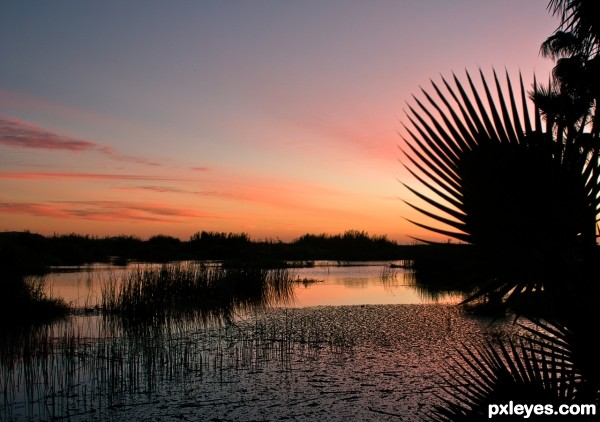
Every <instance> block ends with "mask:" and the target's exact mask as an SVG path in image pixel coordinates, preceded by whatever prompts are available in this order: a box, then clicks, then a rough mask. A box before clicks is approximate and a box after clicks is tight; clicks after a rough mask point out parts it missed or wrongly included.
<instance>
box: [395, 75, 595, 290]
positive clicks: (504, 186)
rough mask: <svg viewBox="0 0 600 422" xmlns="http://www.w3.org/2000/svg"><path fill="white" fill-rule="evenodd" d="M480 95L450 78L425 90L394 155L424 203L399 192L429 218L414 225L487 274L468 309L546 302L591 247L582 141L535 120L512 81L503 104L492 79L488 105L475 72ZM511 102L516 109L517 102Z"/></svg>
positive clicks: (590, 192) (587, 165) (591, 186)
mask: <svg viewBox="0 0 600 422" xmlns="http://www.w3.org/2000/svg"><path fill="white" fill-rule="evenodd" d="M480 76H481V84H482V87H483V94H482V95H480V94H479V92H478V90H477V88H476V85H475V82H474V81H473V79H472V78H471V76H470V75H469V73H467V74H466V77H467V86H468V89H467V88H465V87H464V86H463V84H462V83H461V82H460V81H459V79H458V78H457V77H456V76H454V78H453V79H454V86H452V85H451V84H450V83H448V82H447V81H446V80H445V79H443V85H444V87H445V91H443V90H442V89H441V88H439V87H438V85H437V84H435V83H433V82H432V86H433V89H434V91H435V94H436V97H437V99H436V98H434V96H432V95H430V94H429V93H427V92H426V91H425V90H423V91H422V92H423V95H424V97H425V99H424V100H419V99H416V98H415V101H416V104H417V106H416V107H412V106H410V107H409V112H408V120H409V121H410V123H411V125H412V127H405V128H406V132H407V133H408V136H407V137H405V138H404V146H403V147H402V150H403V151H404V153H405V156H406V158H407V160H406V162H405V166H406V167H407V169H408V171H409V172H410V173H411V174H412V175H413V176H414V177H415V178H416V179H417V180H418V181H419V182H420V183H421V184H422V185H423V186H424V187H425V189H426V191H425V192H427V193H424V191H422V190H417V189H416V188H414V187H411V186H408V185H405V186H406V187H407V188H408V190H409V191H410V192H412V193H413V194H414V195H415V196H416V197H417V198H419V199H420V200H421V201H422V203H423V205H417V204H416V203H414V201H409V202H408V204H409V205H410V206H411V207H413V208H414V209H416V210H417V211H419V212H420V213H421V214H422V215H424V216H426V217H428V218H429V220H430V222H427V223H425V222H417V221H412V222H413V223H414V224H416V225H418V226H420V227H423V228H426V229H428V230H431V231H433V232H436V233H440V234H443V235H445V236H450V237H453V238H455V239H457V240H459V241H462V242H466V243H470V244H472V245H474V246H475V247H476V248H477V251H478V254H479V256H482V257H483V259H485V260H486V263H485V266H484V267H485V268H487V269H489V270H490V272H489V274H486V278H485V279H480V280H479V282H480V286H479V288H478V289H477V290H476V292H475V294H474V295H473V296H472V297H471V299H473V298H476V297H479V296H482V295H484V294H490V293H496V294H498V295H499V296H500V297H504V296H507V297H508V299H511V300H515V299H517V298H518V296H520V295H522V294H530V293H533V292H538V293H539V292H542V291H545V292H546V293H551V292H554V293H556V294H557V295H558V296H560V297H561V298H562V296H563V295H564V294H565V291H564V288H565V287H569V286H568V285H566V284H565V280H566V279H571V278H572V275H573V272H574V271H575V272H580V273H581V274H585V273H586V272H587V271H588V267H587V266H588V262H587V260H582V257H584V256H586V254H588V253H589V251H590V250H591V248H592V247H593V246H594V245H595V242H596V237H595V226H596V216H597V211H598V198H597V196H596V195H595V194H594V191H595V189H596V185H597V183H596V180H595V178H594V177H592V173H593V171H594V168H595V166H594V162H593V161H592V160H590V157H589V153H588V152H587V150H585V149H582V148H580V144H581V142H583V141H582V139H584V140H585V139H586V137H585V134H584V133H583V132H582V128H580V130H564V129H563V126H562V122H560V121H557V120H555V119H542V111H541V110H540V109H539V108H538V107H537V105H536V104H533V107H532V108H533V110H532V112H533V116H532V115H530V108H531V106H532V105H531V104H530V103H529V99H528V98H527V94H526V91H525V89H524V87H523V82H522V79H521V80H520V90H519V93H518V95H515V93H514V91H513V89H512V83H511V80H510V78H509V76H508V74H507V75H506V86H507V90H506V94H505V93H504V92H505V91H504V90H503V88H502V86H501V84H500V81H499V79H498V77H497V75H496V73H495V72H494V77H493V79H494V86H495V91H496V92H495V93H496V99H495V98H494V95H493V94H492V90H491V89H490V87H489V84H488V83H487V81H486V78H485V77H484V75H483V73H482V72H481V71H480ZM517 99H518V100H517Z"/></svg>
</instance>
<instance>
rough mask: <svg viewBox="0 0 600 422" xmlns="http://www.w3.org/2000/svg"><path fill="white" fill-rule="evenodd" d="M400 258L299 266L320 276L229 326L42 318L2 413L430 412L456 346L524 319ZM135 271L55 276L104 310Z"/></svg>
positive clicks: (57, 284) (8, 386)
mask: <svg viewBox="0 0 600 422" xmlns="http://www.w3.org/2000/svg"><path fill="white" fill-rule="evenodd" d="M390 264H391V263H390V262H387V261H386V262H362V263H353V265H338V263H337V262H327V261H321V262H315V265H314V266H313V267H309V268H297V269H293V270H292V271H293V274H294V275H295V276H297V277H298V278H300V279H314V280H318V281H317V282H313V283H307V284H303V283H297V284H296V285H295V287H294V297H293V300H291V301H289V302H286V303H280V304H278V305H276V306H275V307H273V308H270V309H257V310H252V311H250V312H247V313H239V314H238V317H237V318H235V319H234V321H231V322H228V323H227V324H224V325H207V326H203V325H202V324H201V323H198V321H179V322H173V323H171V324H164V325H160V324H158V325H142V326H136V325H128V324H126V321H125V324H123V323H119V321H118V320H115V321H113V320H111V319H107V320H105V319H103V318H102V317H101V316H99V315H97V314H96V313H91V314H84V315H80V316H73V317H72V318H71V319H69V320H67V321H62V322H60V323H57V324H55V325H54V326H51V327H48V328H43V327H42V328H41V329H40V331H39V332H37V333H30V334H27V336H25V337H24V338H20V339H17V340H19V342H21V341H22V342H23V344H22V345H21V344H20V343H17V342H15V344H14V347H11V348H7V350H6V351H3V350H0V354H4V356H3V357H2V359H0V391H1V392H2V394H0V420H6V421H21V420H26V421H34V420H43V419H44V420H58V419H61V420H78V421H99V420H290V419H292V420H305V421H312V420H344V421H347V420H361V421H365V420H372V421H382V420H417V419H422V418H423V417H426V416H427V415H428V414H430V412H431V409H432V406H433V405H434V404H436V403H439V396H438V395H443V394H444V393H443V390H442V389H441V388H440V381H441V378H440V374H442V373H443V371H444V368H445V366H446V364H447V362H448V359H449V354H452V350H454V348H455V347H456V346H457V345H459V344H461V343H470V342H474V341H475V342H477V341H482V340H483V339H486V338H489V337H490V336H492V337H497V336H503V335H507V334H509V333H510V332H512V331H514V327H513V326H511V325H510V324H507V322H506V321H494V322H493V323H492V321H491V320H489V319H485V318H475V317H472V316H469V315H465V314H463V313H462V312H461V311H460V310H459V309H458V308H457V307H455V306H453V305H452V304H453V303H454V302H456V301H457V300H458V299H457V298H447V299H444V301H443V302H444V303H435V302H434V301H432V300H431V299H430V298H428V297H426V296H423V295H421V294H420V293H419V292H418V291H417V290H415V289H413V288H411V287H410V286H409V284H410V277H409V274H408V273H406V272H405V271H404V270H402V269H399V268H392V267H390ZM152 265H154V264H152ZM137 268H138V266H137V264H134V265H130V266H128V267H112V266H106V265H90V266H86V267H80V268H62V269H58V268H57V269H55V272H54V273H51V274H50V275H48V276H47V282H48V285H49V287H50V289H51V291H52V294H53V295H54V296H59V297H62V298H64V299H65V300H66V301H68V302H69V303H71V304H72V305H73V306H76V307H93V306H95V305H96V304H98V303H99V300H100V297H101V291H102V286H103V285H105V284H106V283H108V282H111V280H112V281H114V280H119V277H120V276H122V275H124V274H126V273H127V272H128V271H133V270H136V269H137ZM21 350H22V351H21Z"/></svg>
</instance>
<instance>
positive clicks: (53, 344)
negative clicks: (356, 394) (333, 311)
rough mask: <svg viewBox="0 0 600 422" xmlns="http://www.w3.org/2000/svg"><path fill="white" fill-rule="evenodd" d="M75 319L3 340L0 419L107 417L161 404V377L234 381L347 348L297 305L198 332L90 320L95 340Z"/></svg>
mask: <svg viewBox="0 0 600 422" xmlns="http://www.w3.org/2000/svg"><path fill="white" fill-rule="evenodd" d="M74 320H75V319H72V320H70V321H65V322H63V323H60V324H58V325H57V324H54V325H45V326H39V327H37V328H36V329H35V330H30V331H27V332H21V333H20V334H19V335H17V336H14V337H13V338H11V341H9V342H2V348H0V363H1V364H0V420H22V419H27V420H56V419H70V418H75V419H77V418H92V419H100V420H101V419H104V418H106V417H108V418H111V417H114V416H115V413H113V412H114V411H118V410H119V409H122V408H125V407H128V406H136V405H138V404H139V403H153V402H157V403H158V401H157V400H158V399H157V396H156V394H155V393H156V392H157V391H158V390H159V389H160V388H162V387H164V386H165V385H167V384H168V385H169V389H175V390H177V391H182V392H184V391H187V390H189V389H190V388H192V387H191V386H193V385H195V384H197V383H199V382H208V383H216V384H217V385H218V384H219V383H230V382H234V381H235V380H236V379H237V377H238V376H239V375H240V374H241V372H252V371H259V372H260V371H263V370H266V369H267V368H275V370H276V371H279V372H282V371H283V372H288V371H291V370H292V368H293V367H294V365H296V364H297V362H302V361H305V360H306V359H316V358H317V357H318V355H319V354H320V353H321V352H322V351H324V350H325V351H327V352H329V353H334V355H335V354H340V353H343V352H348V351H351V349H352V345H353V341H352V339H350V338H348V337H347V336H346V335H345V334H344V330H342V329H341V328H340V327H336V326H330V325H328V322H326V321H324V320H322V319H319V318H310V317H309V316H308V315H305V314H297V313H295V312H294V311H289V312H288V311H278V312H276V314H275V315H271V316H270V317H269V318H263V317H262V316H259V315H258V314H256V315H254V316H251V317H250V318H248V319H246V320H242V321H239V322H238V323H234V324H225V325H219V326H217V325H213V326H211V327H207V328H200V329H199V328H198V325H197V324H196V323H195V322H193V321H191V320H187V319H177V320H172V321H171V322H170V323H169V324H137V325H124V324H122V320H121V319H120V318H116V319H115V318H112V319H111V318H108V319H107V318H95V319H94V321H95V322H96V324H97V326H96V327H95V330H94V332H95V333H96V334H95V335H94V336H93V337H89V336H87V335H85V334H82V332H81V331H79V330H78V329H77V327H76V325H75V324H74V323H73V321H74ZM9 345H10V347H9ZM110 415H112V416H110Z"/></svg>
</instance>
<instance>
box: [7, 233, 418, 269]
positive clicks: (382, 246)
mask: <svg viewBox="0 0 600 422" xmlns="http://www.w3.org/2000/svg"><path fill="white" fill-rule="evenodd" d="M413 252H414V246H411V245H399V244H398V243H396V242H394V241H392V240H389V239H388V238H387V237H386V236H370V235H369V234H368V233H366V232H363V231H356V230H350V231H347V232H345V233H343V234H338V235H329V234H317V235H314V234H305V235H303V236H301V237H299V238H297V239H295V240H293V241H291V242H282V241H280V240H258V241H257V240H251V239H250V237H249V236H248V235H247V234H245V233H219V232H206V231H203V232H198V233H196V234H194V235H193V236H191V237H190V239H189V240H187V241H183V240H180V239H177V238H175V237H171V236H166V235H157V236H153V237H150V238H149V239H147V240H142V239H140V238H137V237H134V236H125V235H123V236H114V237H94V236H89V235H78V234H68V235H53V236H42V235H40V234H35V233H30V232H2V233H0V263H2V264H3V266H4V267H6V266H9V267H11V268H14V269H16V270H21V271H19V272H36V271H43V270H44V269H45V268H47V267H48V266H55V265H81V264H85V263H92V262H112V263H117V264H118V263H126V262H128V261H130V260H136V261H146V262H166V261H173V260H188V259H215V260H229V261H231V260H233V261H239V262H265V263H268V262H274V261H283V260H295V261H302V260H308V261H310V260H320V259H326V260H338V261H351V260H395V259H411V258H412V256H413Z"/></svg>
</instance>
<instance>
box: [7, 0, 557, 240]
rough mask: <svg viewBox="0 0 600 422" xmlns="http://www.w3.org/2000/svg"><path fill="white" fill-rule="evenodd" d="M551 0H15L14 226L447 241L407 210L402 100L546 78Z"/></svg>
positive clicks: (10, 199)
mask: <svg viewBox="0 0 600 422" xmlns="http://www.w3.org/2000/svg"><path fill="white" fill-rule="evenodd" d="M547 3H548V0H528V1H523V0H503V1H491V0H485V1H482V0H457V1H452V2H450V1H447V0H394V1H392V0H389V1H388V0H369V1H366V0H361V1H357V0H302V1H292V0H260V1H258V0H256V1H253V0H246V1H220V0H194V1H191V0H190V1H186V0H178V1H154V0H129V1H121V0H117V1H113V0H103V1H96V2H81V1H75V0H70V1H65V0H52V1H31V0H18V1H17V0H5V1H3V2H2V3H1V4H0V231H13V230H16V231H20V230H29V231H31V232H36V233H42V234H45V235H51V234H54V233H56V234H64V233H78V234H90V235H94V236H112V235H121V234H125V235H134V236H138V237H141V238H148V237H149V236H152V235H157V234H164V235H170V236H175V237H179V238H181V239H188V238H189V236H191V235H193V234H194V233H196V232H199V231H218V232H234V233H239V232H245V233H248V234H249V235H250V237H251V238H253V239H271V240H277V239H279V240H282V241H290V240H293V239H295V238H297V237H299V236H301V235H302V234H305V233H315V234H317V233H329V234H337V233H343V232H344V231H346V230H360V231H366V232H368V233H369V234H370V235H386V236H388V238H390V239H392V240H396V241H399V242H401V243H410V242H412V239H413V238H414V237H417V238H424V239H429V240H441V241H443V240H445V239H442V238H440V237H439V236H437V235H435V234H430V233H427V232H425V231H424V230H422V229H419V228H418V227H416V226H414V225H412V224H410V223H409V222H408V221H407V219H417V220H419V221H421V220H423V218H421V217H418V216H416V215H415V212H414V211H412V210H411V209H410V208H409V207H408V206H407V205H406V204H405V203H404V200H412V199H414V196H413V195H412V194H411V193H410V192H409V191H408V190H407V189H406V188H405V187H404V186H403V185H402V183H408V184H410V185H411V186H415V187H418V183H417V182H416V181H414V180H413V179H412V178H411V177H410V175H409V173H408V172H407V171H406V170H405V169H404V167H403V164H402V163H403V162H404V161H405V159H403V156H402V153H401V151H400V149H399V147H401V144H402V142H403V141H402V136H401V135H402V133H403V131H404V127H403V124H405V123H406V120H407V119H406V115H405V110H407V104H414V99H413V98H412V96H413V95H417V96H418V95H419V93H420V87H423V88H425V89H428V87H430V86H431V85H430V80H434V81H439V80H441V77H442V76H444V77H449V76H450V77H451V75H452V73H453V72H455V73H456V74H457V75H458V76H459V77H461V78H462V77H464V74H465V71H469V72H470V73H473V74H475V73H476V72H478V70H479V69H482V70H483V71H484V73H486V74H491V72H492V70H493V69H496V70H498V71H499V72H501V73H504V71H505V69H506V71H508V73H509V74H511V76H512V77H518V74H519V72H521V73H522V75H523V78H524V80H525V81H526V83H529V84H530V83H531V81H532V80H533V75H534V73H535V75H536V76H537V77H538V78H541V79H544V80H547V78H548V76H549V74H550V71H551V68H552V65H553V64H552V62H551V61H550V60H548V59H544V58H542V57H540V55H539V47H540V44H541V43H542V42H543V41H544V39H545V38H546V37H548V36H549V35H551V34H552V32H553V31H554V30H555V29H556V27H557V26H558V21H557V19H556V18H555V17H553V16H552V15H551V14H550V13H548V11H547V9H546V7H547Z"/></svg>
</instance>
